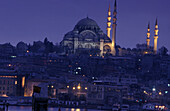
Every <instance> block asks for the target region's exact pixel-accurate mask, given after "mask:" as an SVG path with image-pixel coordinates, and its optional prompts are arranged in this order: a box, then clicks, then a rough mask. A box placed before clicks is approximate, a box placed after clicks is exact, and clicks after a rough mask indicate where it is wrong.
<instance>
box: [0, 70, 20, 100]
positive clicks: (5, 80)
mask: <svg viewBox="0 0 170 111" xmlns="http://www.w3.org/2000/svg"><path fill="white" fill-rule="evenodd" d="M17 79H18V76H17V74H14V73H13V74H11V73H1V74H0V96H3V97H6V96H16V91H17V84H18V82H17V81H18V80H17Z"/></svg>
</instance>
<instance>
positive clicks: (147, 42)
mask: <svg viewBox="0 0 170 111" xmlns="http://www.w3.org/2000/svg"><path fill="white" fill-rule="evenodd" d="M150 35H151V33H150V24H149V23H148V29H147V39H146V44H147V48H148V49H149V44H150Z"/></svg>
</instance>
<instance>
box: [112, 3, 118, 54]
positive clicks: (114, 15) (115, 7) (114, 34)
mask: <svg viewBox="0 0 170 111" xmlns="http://www.w3.org/2000/svg"><path fill="white" fill-rule="evenodd" d="M116 15H117V3H116V0H115V4H114V11H113V25H112V55H116V49H115V46H116V26H117V24H116V21H117V17H116Z"/></svg>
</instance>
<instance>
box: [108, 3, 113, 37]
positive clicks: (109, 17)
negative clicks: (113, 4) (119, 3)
mask: <svg viewBox="0 0 170 111" xmlns="http://www.w3.org/2000/svg"><path fill="white" fill-rule="evenodd" d="M111 19H112V18H111V10H110V4H109V9H108V17H107V36H108V37H109V38H110V31H111Z"/></svg>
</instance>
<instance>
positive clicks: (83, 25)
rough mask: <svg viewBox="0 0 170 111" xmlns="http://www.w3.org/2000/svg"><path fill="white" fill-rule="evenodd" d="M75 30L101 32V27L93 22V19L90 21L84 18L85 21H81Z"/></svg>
mask: <svg viewBox="0 0 170 111" xmlns="http://www.w3.org/2000/svg"><path fill="white" fill-rule="evenodd" d="M74 29H77V30H78V31H80V32H81V31H83V30H95V31H97V30H99V29H100V28H99V26H98V25H97V23H96V22H95V21H94V20H93V19H90V18H88V17H87V18H84V19H81V20H80V21H79V22H78V23H77V24H76V26H75V27H74Z"/></svg>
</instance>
